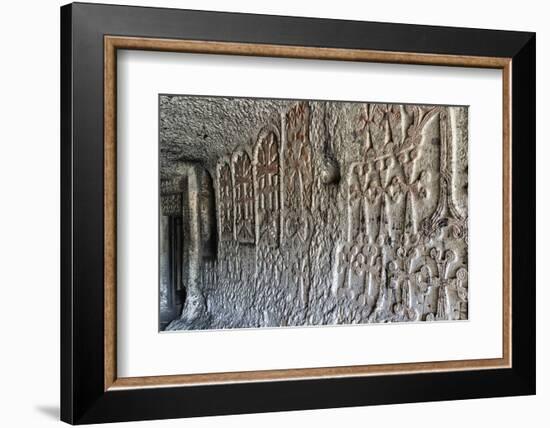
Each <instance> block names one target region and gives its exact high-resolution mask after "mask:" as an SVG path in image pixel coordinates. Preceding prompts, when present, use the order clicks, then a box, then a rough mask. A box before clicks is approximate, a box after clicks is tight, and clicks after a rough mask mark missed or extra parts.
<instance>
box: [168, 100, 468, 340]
mask: <svg viewBox="0 0 550 428" xmlns="http://www.w3.org/2000/svg"><path fill="white" fill-rule="evenodd" d="M160 104H161V107H160V108H161V109H163V102H162V96H161V103H160ZM174 106H176V107H177V108H175V107H174ZM170 109H174V110H170ZM182 112H185V114H182ZM161 113H162V114H161V162H160V164H161V183H162V185H163V186H164V188H165V189H168V186H170V185H173V183H178V176H177V174H175V173H174V171H177V169H178V164H179V163H181V162H187V163H188V162H194V163H195V164H197V165H200V167H201V168H202V169H203V170H204V171H206V172H207V173H209V176H211V177H212V185H213V187H214V191H213V194H215V198H212V202H211V203H210V204H206V205H204V206H205V207H207V208H205V209H208V210H211V211H212V213H210V214H208V213H203V214H202V216H203V217H206V218H215V221H214V223H215V225H216V226H215V228H216V231H215V232H216V233H215V235H214V238H215V240H216V241H217V243H216V245H211V246H209V248H212V249H213V250H212V251H213V253H212V254H210V255H209V256H208V257H203V258H202V259H201V258H199V262H198V263H199V264H200V266H199V267H198V269H199V272H200V275H198V274H197V276H196V278H200V280H199V279H197V280H196V281H195V282H194V283H193V292H194V294H193V295H194V296H195V299H197V301H200V302H201V304H200V305H198V306H197V305H195V306H193V305H191V304H183V305H182V307H183V309H182V311H181V312H180V313H178V314H177V315H176V316H175V317H174V319H173V321H172V322H171V323H169V324H168V326H167V329H168V330H180V329H211V328H215V329H220V328H257V327H288V326H303V325H329V324H357V323H385V322H411V321H415V322H426V321H428V322H431V321H434V322H436V321H440V320H450V321H459V320H466V319H468V296H469V293H468V108H467V107H461V106H452V107H450V106H449V107H447V106H430V105H402V104H384V103H368V102H353V103H352V102H338V101H306V100H300V101H294V100H268V99H265V100H263V99H246V98H242V99H240V98H219V97H216V98H209V97H190V96H173V95H172V96H171V99H170V104H169V105H167V107H165V109H164V110H162V111H161ZM182 116H184V117H182ZM163 120H165V121H166V123H162V121H163ZM205 136H206V137H205ZM171 183H172V184H171ZM178 198H179V199H178ZM184 205H185V204H184ZM161 209H162V211H163V215H166V216H170V215H173V214H174V213H177V212H178V211H180V210H181V209H182V202H181V196H179V195H178V194H177V192H169V191H168V190H165V191H164V196H163V197H162V198H161ZM188 217H189V216H188ZM183 218H184V219H185V218H187V217H185V216H184V217H183ZM189 218H191V217H189ZM184 230H186V229H185V225H184ZM181 239H183V240H185V239H186V237H185V236H184V237H182V238H181ZM204 254H206V253H204ZM167 260H169V258H168V259H167ZM196 260H197V259H196V258H195V259H193V263H195V264H196V263H197V261H196ZM186 263H190V262H189V261H187V260H186V259H183V260H182V269H184V270H185V265H186ZM161 274H162V272H161ZM161 276H162V275H161ZM184 278H185V276H184ZM161 279H162V278H161ZM183 287H184V289H185V287H186V284H183ZM197 296H198V297H197ZM186 308H189V309H186ZM161 311H162V308H161Z"/></svg>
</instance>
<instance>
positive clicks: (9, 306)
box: [0, 0, 550, 428]
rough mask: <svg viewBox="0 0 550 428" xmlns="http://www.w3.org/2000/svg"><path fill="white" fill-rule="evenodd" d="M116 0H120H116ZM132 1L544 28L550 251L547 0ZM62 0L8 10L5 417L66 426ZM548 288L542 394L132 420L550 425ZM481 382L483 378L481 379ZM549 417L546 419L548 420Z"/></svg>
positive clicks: (1, 312)
mask: <svg viewBox="0 0 550 428" xmlns="http://www.w3.org/2000/svg"><path fill="white" fill-rule="evenodd" d="M104 2H106V3H110V2H109V1H104ZM126 3H130V4H141V5H158V6H172V7H187V8H196V9H211V10H228V11H242V12H256V13H272V14H286V15H299V16H316V17H326V18H343V19H361V20H372V21H392V22H407V23H414V24H434V25H436V24H439V25H455V26H467V27H490V28H499V29H509V30H530V31H537V48H538V49H537V54H538V59H537V75H538V76H540V77H541V78H540V79H539V81H538V83H537V84H538V95H537V104H538V106H537V112H538V113H537V122H538V124H539V126H538V129H537V141H538V144H537V146H538V147H537V149H538V156H537V158H538V159H537V175H538V181H539V186H538V189H537V193H538V195H537V197H538V203H537V223H538V224H537V227H538V228H537V230H538V234H537V235H538V239H537V246H538V247H539V248H538V257H537V259H538V265H539V266H541V267H542V266H544V263H545V261H547V260H548V258H549V257H550V251H549V249H548V246H547V245H546V246H544V245H543V242H544V241H545V240H548V239H550V234H549V229H548V222H545V221H544V219H545V218H546V219H547V218H549V216H550V212H549V209H550V205H549V200H548V193H547V191H545V189H544V187H543V184H544V183H549V182H550V168H548V167H547V166H546V165H545V161H546V160H547V159H549V158H550V148H549V146H548V144H545V143H544V142H547V141H548V138H549V134H548V131H547V128H546V127H544V124H545V123H546V122H547V120H548V119H547V118H548V115H549V114H550V109H548V108H547V106H543V102H544V101H545V99H547V97H548V95H550V94H549V92H548V91H549V83H548V79H547V78H545V77H544V76H548V75H550V69H549V67H548V52H549V51H550V29H548V25H547V19H548V16H549V14H548V12H547V11H546V10H544V2H541V1H528V0H525V1H522V2H517V1H514V2H505V1H498V2H480V1H469V0H463V1H461V2H460V3H452V6H451V5H449V6H448V7H447V6H445V5H443V4H442V3H441V2H440V1H437V0H436V1H417V2H410V1H406V0H395V1H393V2H391V3H388V2H358V1H356V0H355V1H354V0H349V1H346V0H339V1H338V2H331V3H329V2H325V3H322V2H319V1H315V2H305V1H304V2H301V3H300V2H297V1H295V0H277V1H273V2H262V3H260V2H247V1H237V0H231V1H223V0H219V1H209V0H202V1H198V0H197V1H191V0H190V1H169V0H165V1H153V0H148V1H126ZM60 4H62V2H59V1H55V0H50V1H44V0H42V1H26V2H6V3H5V4H3V5H2V9H1V12H0V31H1V32H2V54H3V55H2V67H0V100H1V101H0V106H1V107H0V108H1V109H2V111H1V112H0V118H1V119H0V150H1V153H0V183H1V184H0V189H1V192H2V199H1V200H2V210H1V211H0V242H1V245H0V251H1V254H0V256H1V257H0V260H1V261H2V262H1V264H0V285H1V286H2V293H1V295H0V297H1V298H0V317H1V322H0V325H1V326H2V327H1V329H2V330H1V334H2V336H1V337H2V348H1V349H2V352H1V353H0V379H1V381H2V382H1V388H0V394H1V397H0V403H1V404H0V410H1V411H0V423H1V424H2V426H7V427H18V426H20V427H43V426H54V425H56V424H59V422H58V406H59V398H58V397H59V387H58V384H59V368H58V367H59V332H58V331H59V10H58V6H59V5H60ZM538 278H540V281H538V282H539V284H538V287H537V296H538V299H537V302H538V303H537V321H538V326H537V340H538V351H537V360H538V388H537V389H538V395H537V396H535V397H513V398H499V399H487V400H466V401H460V402H442V403H419V404H406V405H397V406H378V407H365V408H353V409H333V410H331V409H329V410H316V411H301V412H286V413H274V414H264V415H243V416H228V417H215V418H199V419H192V420H185V421H182V420H174V421H156V422H143V423H131V424H126V425H125V426H159V427H162V426H166V427H168V426H174V427H175V426H178V427H182V426H184V427H258V426H262V427H263V426H265V427H280V426H281V425H283V426H284V425H287V426H313V425H315V426H319V427H325V426H326V427H329V426H346V425H348V426H352V425H353V426H367V425H368V426H371V425H389V426H404V425H406V426H407V427H425V426H426V425H431V424H432V423H436V424H442V423H443V422H444V424H445V426H446V427H462V428H463V427H465V426H478V425H480V424H486V423H487V422H489V423H491V425H493V426H499V427H517V426H522V425H524V424H525V423H529V424H530V425H532V426H544V424H547V412H545V407H547V405H548V404H549V402H550V389H549V386H550V369H549V368H548V359H549V354H548V351H549V348H548V345H549V341H550V331H549V328H548V315H547V314H545V313H544V312H543V311H544V310H545V308H544V302H547V301H548V299H549V298H550V294H549V291H548V288H547V287H545V285H546V284H544V283H543V282H542V281H543V275H542V272H541V271H540V269H539V272H538ZM472 388H475V385H472ZM543 421H544V422H543Z"/></svg>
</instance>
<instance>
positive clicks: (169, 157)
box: [160, 95, 292, 175]
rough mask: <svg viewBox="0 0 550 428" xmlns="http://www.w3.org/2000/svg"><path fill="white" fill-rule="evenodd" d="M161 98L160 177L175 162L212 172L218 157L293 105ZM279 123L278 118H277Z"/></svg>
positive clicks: (223, 98)
mask: <svg viewBox="0 0 550 428" xmlns="http://www.w3.org/2000/svg"><path fill="white" fill-rule="evenodd" d="M207 99H208V100H209V101H208V102H205V97H193V96H181V95H177V96H172V95H162V96H161V97H160V147H161V152H160V164H161V175H163V172H164V171H165V170H166V169H167V167H168V168H169V166H170V165H171V164H173V163H174V162H177V161H194V162H199V163H201V164H202V165H203V166H204V167H205V168H207V169H209V170H211V169H212V167H213V166H214V165H215V164H216V161H217V160H218V159H219V157H221V156H224V155H229V154H230V153H232V152H233V150H234V149H235V148H236V147H238V146H240V145H244V144H248V143H249V142H250V138H252V137H253V136H255V135H256V134H257V133H258V131H259V130H260V129H261V127H262V126H263V125H265V124H268V123H270V122H271V121H273V120H274V119H275V121H276V120H277V119H276V118H277V117H278V115H279V114H280V112H281V111H283V110H284V109H285V108H286V107H287V106H288V105H290V104H291V103H292V101H287V100H273V99H270V100H258V99H253V98H252V99H250V98H249V99H241V98H225V97H212V98H207ZM279 120H280V118H279Z"/></svg>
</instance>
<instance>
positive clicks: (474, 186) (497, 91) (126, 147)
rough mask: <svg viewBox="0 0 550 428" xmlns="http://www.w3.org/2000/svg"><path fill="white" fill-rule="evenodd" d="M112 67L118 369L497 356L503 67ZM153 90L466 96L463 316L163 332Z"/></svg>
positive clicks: (165, 58) (172, 63)
mask: <svg viewBox="0 0 550 428" xmlns="http://www.w3.org/2000/svg"><path fill="white" fill-rule="evenodd" d="M220 74H223V76H224V78H223V79H217V76H219V75H220ZM117 78H118V82H119V85H118V94H117V102H118V109H117V120H118V139H117V146H118V165H117V172H118V175H119V180H118V189H117V195H118V223H117V224H118V227H117V233H118V241H117V242H118V256H117V268H118V283H117V289H118V294H117V295H118V299H117V302H118V316H117V319H118V334H117V337H118V347H117V354H118V365H117V368H118V375H119V376H121V377H132V376H158V375H173V374H187V373H208V372H216V371H217V372H227V371H246V370H270V369H285V368H303V367H332V366H350V365H362V364H387V363H401V362H426V361H446V360H453V359H481V358H499V357H501V356H502V300H501V298H502V263H501V261H502V259H501V258H500V257H498V255H500V254H502V223H501V222H500V221H495V219H497V220H499V219H501V218H502V208H501V207H502V162H501V161H500V159H502V108H501V106H502V71H501V70H491V69H467V68H453V67H427V66H418V65H416V66H414V65H396V64H369V63H349V62H335V61H331V62H327V61H311V60H297V59H286V58H277V59H274V58H246V57H235V56H212V55H210V56H205V55H195V54H181V53H166V52H136V51H123V52H120V53H119V55H118V69H117ZM227 82H231V84H230V85H228V84H227ZM265 82H269V84H268V85H266V84H265ZM327 82H338V84H335V85H327V84H326V83H327ZM159 93H179V94H182V93H185V94H192V95H231V96H240V97H243V96H255V97H264V98H270V97H271V98H272V97H279V98H291V97H296V98H302V99H328V100H335V99H336V100H348V101H365V100H379V101H394V102H405V103H421V104H451V103H454V104H461V105H468V106H469V142H468V149H469V158H470V161H469V165H468V174H469V178H468V184H469V201H468V202H469V207H468V208H469V236H470V238H469V246H468V253H469V263H468V274H469V290H470V304H469V314H468V315H469V320H468V321H466V322H445V323H409V324H378V325H355V326H342V325H340V326H325V327H322V328H319V327H309V328H303V327H302V328H298V327H295V328H284V329H281V328H278V329H234V330H225V331H183V332H177V333H176V332H174V333H163V334H158V330H157V329H158V318H157V317H158V307H157V305H158V244H157V243H158V226H157V225H158V182H157V177H158V168H157V166H158V94H159ZM487 159H491V160H493V162H492V163H491V167H490V168H487V163H486V162H485V160H487ZM487 207H491V209H487ZM486 254H493V255H495V258H494V260H492V261H491V263H485V260H486V259H485V255H486ZM434 337H437V338H438V339H437V341H434V340H433V338H434ZM220 349H223V358H222V359H220V354H219V350H220ZM189 350H192V352H189Z"/></svg>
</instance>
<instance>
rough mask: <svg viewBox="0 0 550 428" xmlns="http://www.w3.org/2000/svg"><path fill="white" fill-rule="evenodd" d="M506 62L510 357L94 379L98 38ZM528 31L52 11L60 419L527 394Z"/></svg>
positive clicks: (98, 304)
mask: <svg viewBox="0 0 550 428" xmlns="http://www.w3.org/2000/svg"><path fill="white" fill-rule="evenodd" d="M105 35H116V36H135V37H153V38H166V39H187V40H207V41H224V42H225V41H227V42H239V43H252V44H255V43H262V44H271V45H292V46H314V47H327V48H347V49H368V50H373V51H393V52H409V53H425V54H441V55H466V56H490V57H503V58H511V59H512V84H511V102H512V119H511V120H512V122H511V130H512V135H511V140H512V171H513V173H512V198H511V203H512V207H513V209H512V226H511V227H512V243H513V246H512V254H511V258H512V308H511V312H512V313H511V318H512V366H511V368H506V369H494V370H467V371H452V372H431V373H417V374H399V375H391V376H387V375H386V376H384V375H381V376H367V377H346V378H328V379H327V378H323V379H307V380H293V381H269V382H254V383H232V384H219V385H206V386H205V385H202V386H180V387H163V388H139V389H127V390H125V389H120V390H113V391H111V390H107V391H105V388H104V370H105V368H104V294H103V293H104V290H103V282H104V253H103V251H104V242H103V239H104V238H103V237H104V221H103V220H104V150H103V149H104V148H103V138H104V127H103V124H104V122H103V121H104V98H103V90H104V65H103V60H104V36H105ZM535 43H536V42H535V34H534V33H528V32H512V31H495V30H482V29H466V28H448V27H435V26H420V25H408V24H390V23H375V22H358V21H343V20H329V19H312V18H298V17H285V16H267V15H251V14H234V13H220V12H206V11H191V10H178V9H161V8H144V7H128V6H112V5H100V4H85V3H74V4H69V5H66V6H63V7H62V8H61V419H62V420H63V421H65V422H68V423H71V424H86V423H99V422H116V421H133V420H145V419H165V418H179V417H191V416H204V415H224V414H239V413H258V412H271V411H284V410H301V409H316V408H329V407H333V408H334V407H347V406H365V405H375V404H392V403H407V402H421V401H439V400H459V399H471V398H483V397H501V396H515V395H530V394H534V393H535V363H536V361H535V346H536V343H535V336H536V335H535V328H536V326H535V284H536V281H535V241H536V230H535V203H536V202H535V102H536V86H535Z"/></svg>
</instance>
